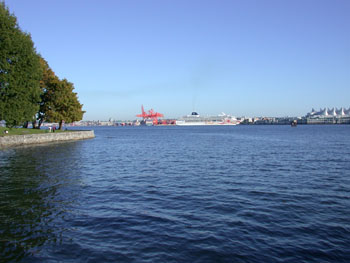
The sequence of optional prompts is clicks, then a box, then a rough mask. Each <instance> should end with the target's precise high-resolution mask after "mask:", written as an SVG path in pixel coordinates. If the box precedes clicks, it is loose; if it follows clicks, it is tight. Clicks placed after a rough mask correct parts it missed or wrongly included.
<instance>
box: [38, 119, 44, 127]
mask: <svg viewBox="0 0 350 263" xmlns="http://www.w3.org/2000/svg"><path fill="white" fill-rule="evenodd" d="M41 124H43V120H42V119H40V120H39V123H38V129H40V127H41Z"/></svg>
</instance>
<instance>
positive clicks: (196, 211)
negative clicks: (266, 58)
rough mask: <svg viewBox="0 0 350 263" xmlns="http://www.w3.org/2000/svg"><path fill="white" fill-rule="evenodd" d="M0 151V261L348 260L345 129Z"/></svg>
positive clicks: (162, 130)
mask: <svg viewBox="0 0 350 263" xmlns="http://www.w3.org/2000/svg"><path fill="white" fill-rule="evenodd" d="M95 135H96V138H95V139H93V140H85V141H76V142H66V143H58V144H51V145H40V146H31V147H20V148H13V149H7V150H3V151H0V255H1V257H0V262H350V126H349V125H343V126H342V125H333V126H326V125H325V126H310V125H308V126H302V125H300V126H298V127H296V128H291V127H290V126H215V127H211V126H210V127H205V126H203V127H166V126H165V127H96V128H95Z"/></svg>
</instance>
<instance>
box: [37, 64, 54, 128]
mask: <svg viewBox="0 0 350 263" xmlns="http://www.w3.org/2000/svg"><path fill="white" fill-rule="evenodd" d="M40 66H41V70H42V78H41V80H40V89H41V95H40V107H39V111H38V114H37V119H35V120H33V122H32V124H33V128H38V129H40V127H41V125H42V124H43V122H44V121H45V120H46V112H48V111H49V109H50V105H51V104H53V103H52V99H53V98H52V93H53V92H52V91H53V90H55V89H57V83H58V82H59V79H58V77H57V76H56V75H55V73H54V72H53V71H52V69H51V68H50V66H49V64H48V63H47V61H46V60H45V59H43V58H40ZM36 120H38V123H37V122H36Z"/></svg>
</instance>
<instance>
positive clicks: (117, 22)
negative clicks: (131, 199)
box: [6, 0, 350, 120]
mask: <svg viewBox="0 0 350 263" xmlns="http://www.w3.org/2000/svg"><path fill="white" fill-rule="evenodd" d="M6 5H7V6H8V7H9V9H10V12H11V13H14V14H15V15H16V17H17V19H18V23H19V25H20V27H21V28H22V29H23V30H24V31H26V32H29V33H30V34H31V35H32V39H33V41H34V43H35V46H36V49H37V51H38V52H39V53H40V54H41V55H42V56H43V57H44V58H45V59H46V60H47V61H48V63H49V65H50V66H51V68H52V69H53V71H54V72H55V73H56V74H57V75H58V77H60V78H67V79H68V80H69V81H71V82H73V83H74V86H75V91H76V92H77V93H78V96H79V100H80V102H81V103H82V104H84V107H83V109H84V110H85V111H86V114H85V116H84V120H108V119H109V118H111V117H112V118H114V119H136V116H135V115H136V114H139V112H140V108H141V105H144V107H145V109H151V108H153V109H154V110H155V111H157V112H161V113H163V114H164V115H165V118H176V117H181V116H183V115H186V114H189V113H190V112H191V111H193V110H195V111H198V112H199V113H200V114H202V115H215V114H219V113H221V112H225V113H227V114H232V115H235V116H303V115H305V114H306V113H307V112H309V111H310V110H311V108H316V109H318V108H324V107H329V108H332V107H338V108H339V107H346V108H348V106H349V97H350V50H349V48H348V47H349V46H350V36H349V34H348V32H349V28H350V18H349V16H348V13H349V11H350V2H349V1H345V0H344V1H342V0H339V1H316V0H310V1H273V0H269V1H153V0H152V1H142V2H141V1H139V2H137V1H124V2H123V1H100V2H96V1H66V0H62V1H50V2H47V1H43V0H36V1H30V2H29V1H26V2H23V1H20V0H12V1H7V2H6Z"/></svg>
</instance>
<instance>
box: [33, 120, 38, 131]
mask: <svg viewBox="0 0 350 263" xmlns="http://www.w3.org/2000/svg"><path fill="white" fill-rule="evenodd" d="M32 125H33V129H37V127H36V121H32Z"/></svg>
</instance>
